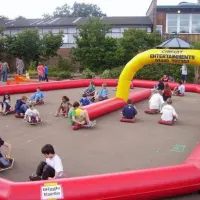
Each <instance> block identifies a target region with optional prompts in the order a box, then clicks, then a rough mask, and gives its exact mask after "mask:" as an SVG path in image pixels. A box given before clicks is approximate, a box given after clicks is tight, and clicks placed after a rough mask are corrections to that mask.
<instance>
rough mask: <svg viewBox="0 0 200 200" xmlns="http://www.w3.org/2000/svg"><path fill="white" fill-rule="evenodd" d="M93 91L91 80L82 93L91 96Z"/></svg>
mask: <svg viewBox="0 0 200 200" xmlns="http://www.w3.org/2000/svg"><path fill="white" fill-rule="evenodd" d="M94 93H95V86H94V83H93V82H92V81H91V82H90V85H89V86H88V88H87V89H86V90H85V91H84V93H83V94H86V95H87V96H93V95H94Z"/></svg>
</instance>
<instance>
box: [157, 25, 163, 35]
mask: <svg viewBox="0 0 200 200" xmlns="http://www.w3.org/2000/svg"><path fill="white" fill-rule="evenodd" d="M162 29H163V25H157V26H156V31H157V32H158V33H160V35H162Z"/></svg>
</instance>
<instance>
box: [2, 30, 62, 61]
mask: <svg viewBox="0 0 200 200" xmlns="http://www.w3.org/2000/svg"><path fill="white" fill-rule="evenodd" d="M61 45H62V32H60V33H59V34H58V35H53V34H52V33H48V34H46V35H44V37H43V38H41V37H40V35H39V33H38V29H31V30H24V31H22V32H20V33H18V34H16V35H14V36H6V39H5V46H6V49H5V51H6V53H8V54H10V55H13V56H20V57H22V58H23V59H24V60H25V61H26V62H27V64H30V62H31V61H38V60H39V59H41V58H42V59H44V58H50V57H53V56H56V55H57V53H56V52H57V50H58V49H59V48H60V46H61Z"/></svg>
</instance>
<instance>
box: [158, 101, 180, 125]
mask: <svg viewBox="0 0 200 200" xmlns="http://www.w3.org/2000/svg"><path fill="white" fill-rule="evenodd" d="M160 113H161V114H162V116H161V120H163V121H167V122H168V121H170V122H172V121H175V120H177V119H178V115H177V113H176V111H175V109H174V107H173V106H172V99H171V98H169V99H167V105H165V106H163V108H162V110H161V112H160Z"/></svg>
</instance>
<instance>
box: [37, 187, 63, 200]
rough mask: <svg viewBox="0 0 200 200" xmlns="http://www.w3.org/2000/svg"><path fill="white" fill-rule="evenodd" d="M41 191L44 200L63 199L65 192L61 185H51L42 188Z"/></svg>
mask: <svg viewBox="0 0 200 200" xmlns="http://www.w3.org/2000/svg"><path fill="white" fill-rule="evenodd" d="M41 190H42V191H41V199H42V200H50V199H63V191H62V186H61V185H54V184H49V185H46V186H42V188H41Z"/></svg>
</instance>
